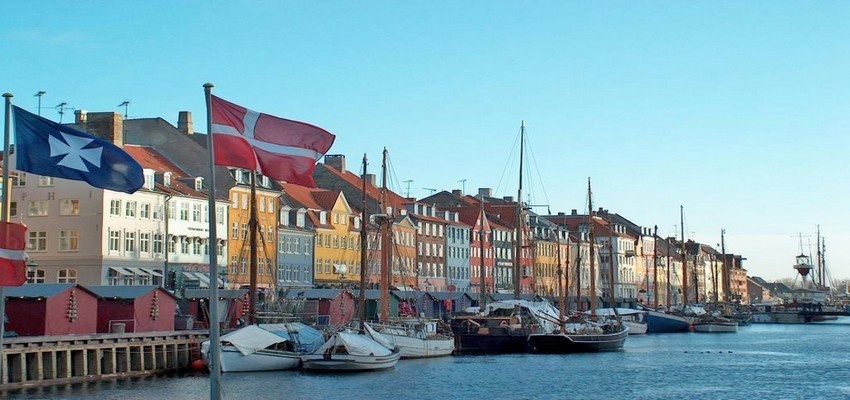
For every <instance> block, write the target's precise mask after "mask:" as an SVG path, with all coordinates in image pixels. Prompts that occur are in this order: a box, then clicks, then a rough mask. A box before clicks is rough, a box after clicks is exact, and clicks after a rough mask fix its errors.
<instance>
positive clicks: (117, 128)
mask: <svg viewBox="0 0 850 400" xmlns="http://www.w3.org/2000/svg"><path fill="white" fill-rule="evenodd" d="M75 114H76V113H75ZM86 132H88V133H90V134H92V135H94V136H97V137H99V138H102V139H104V140H106V141H108V142H110V143H112V144H114V145H116V146H118V147H122V146H124V119H123V117H122V116H121V114H120V113H117V112H93V113H87V115H86Z"/></svg>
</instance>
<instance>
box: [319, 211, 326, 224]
mask: <svg viewBox="0 0 850 400" xmlns="http://www.w3.org/2000/svg"><path fill="white" fill-rule="evenodd" d="M319 223H321V224H322V225H327V224H328V213H327V211H320V212H319Z"/></svg>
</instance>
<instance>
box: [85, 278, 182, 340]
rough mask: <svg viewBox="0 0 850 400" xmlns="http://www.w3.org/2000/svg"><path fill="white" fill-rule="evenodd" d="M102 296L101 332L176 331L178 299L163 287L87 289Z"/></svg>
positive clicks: (100, 306)
mask: <svg viewBox="0 0 850 400" xmlns="http://www.w3.org/2000/svg"><path fill="white" fill-rule="evenodd" d="M86 288H87V289H89V290H91V291H92V292H94V293H95V294H96V295H97V297H98V302H97V332H98V333H109V332H114V333H120V332H121V331H122V329H123V330H124V331H126V332H161V331H173V330H174V317H175V315H177V312H176V311H177V299H176V298H175V297H174V296H173V295H172V294H171V293H168V292H167V291H166V290H164V289H162V288H161V287H159V286H138V285H133V286H112V285H106V286H87V287H86Z"/></svg>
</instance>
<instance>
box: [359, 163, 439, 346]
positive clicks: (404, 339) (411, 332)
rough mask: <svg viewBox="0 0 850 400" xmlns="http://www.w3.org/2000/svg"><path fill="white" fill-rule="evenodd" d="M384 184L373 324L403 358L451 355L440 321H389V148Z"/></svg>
mask: <svg viewBox="0 0 850 400" xmlns="http://www.w3.org/2000/svg"><path fill="white" fill-rule="evenodd" d="M382 172H383V174H382V176H383V178H382V185H381V196H380V199H379V202H378V204H379V206H380V209H381V213H382V214H378V215H375V217H376V218H375V219H376V221H379V222H380V225H381V230H380V231H381V284H380V288H381V313H380V315H381V322H380V323H379V324H373V327H374V328H376V330H377V331H378V332H379V333H380V334H381V335H383V336H384V337H386V338H387V339H388V340H389V341H390V343H392V344H394V345H395V346H397V347H398V349H399V352H400V353H401V358H430V357H443V356H448V355H451V354H452V352H454V349H455V342H454V337H453V336H452V335H451V334H448V335H447V334H445V333H443V332H438V329H437V328H438V324H437V320H435V319H430V318H422V317H419V316H412V317H403V318H395V319H393V320H390V319H389V282H390V277H389V275H390V273H391V271H392V268H391V263H392V254H391V252H392V248H393V246H392V241H393V234H392V226H393V218H392V216H391V215H388V214H383V213H384V212H387V211H388V210H389V207H387V149H386V148H384V152H383V162H382Z"/></svg>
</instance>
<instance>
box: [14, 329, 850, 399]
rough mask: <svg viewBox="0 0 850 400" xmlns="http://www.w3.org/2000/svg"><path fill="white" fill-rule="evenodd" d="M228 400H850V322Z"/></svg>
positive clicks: (250, 388)
mask: <svg viewBox="0 0 850 400" xmlns="http://www.w3.org/2000/svg"><path fill="white" fill-rule="evenodd" d="M222 385H223V387H224V398H225V399H252V400H255V399H346V400H348V399H369V398H371V399H393V400H399V399H426V398H427V399H473V398H482V399H488V400H489V399H606V400H609V399H750V400H753V399H850V318H847V317H844V318H841V319H839V320H838V321H835V323H831V324H824V325H750V326H745V327H741V328H740V331H739V332H738V333H737V334H699V333H685V334H661V335H648V336H631V337H629V339H628V340H627V341H626V344H625V349H624V350H623V351H622V352H616V353H601V354H572V355H531V354H521V355H500V356H461V357H444V358H440V359H434V360H409V361H408V360H403V361H401V362H399V364H398V366H397V367H396V368H395V369H394V370H391V371H385V372H376V373H362V374H351V375H312V374H306V373H302V372H270V373H239V374H224V375H223V378H222ZM6 395H7V396H6V397H7V398H11V399H121V400H131V399H205V398H209V382H208V377H207V376H206V375H204V374H197V375H188V376H169V377H148V378H139V379H132V380H120V381H111V382H98V383H87V384H78V385H69V386H63V387H54V388H47V389H31V390H28V391H24V392H16V393H6Z"/></svg>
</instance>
